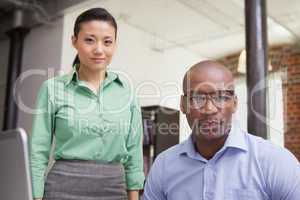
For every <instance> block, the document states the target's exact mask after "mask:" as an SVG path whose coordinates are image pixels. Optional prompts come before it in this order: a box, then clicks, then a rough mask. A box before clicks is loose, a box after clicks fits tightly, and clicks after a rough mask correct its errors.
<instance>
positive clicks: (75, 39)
mask: <svg viewBox="0 0 300 200" xmlns="http://www.w3.org/2000/svg"><path fill="white" fill-rule="evenodd" d="M71 40H72V45H73V47H74V48H75V49H77V48H76V41H77V38H76V36H74V35H72V38H71Z"/></svg>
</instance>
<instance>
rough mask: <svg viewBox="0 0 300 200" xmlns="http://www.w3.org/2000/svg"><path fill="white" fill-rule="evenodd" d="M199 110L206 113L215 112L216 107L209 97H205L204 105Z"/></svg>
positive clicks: (216, 110)
mask: <svg viewBox="0 0 300 200" xmlns="http://www.w3.org/2000/svg"><path fill="white" fill-rule="evenodd" d="M201 112H202V113H203V114H206V115H211V114H215V113H217V112H218V108H217V107H216V106H215V104H214V103H213V102H212V100H211V98H207V99H206V102H205V104H204V106H203V107H202V109H201Z"/></svg>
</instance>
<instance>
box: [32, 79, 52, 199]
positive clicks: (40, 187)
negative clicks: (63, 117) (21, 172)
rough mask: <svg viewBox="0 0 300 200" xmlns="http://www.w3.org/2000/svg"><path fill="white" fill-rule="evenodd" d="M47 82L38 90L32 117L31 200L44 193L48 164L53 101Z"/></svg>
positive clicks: (40, 196)
mask: <svg viewBox="0 0 300 200" xmlns="http://www.w3.org/2000/svg"><path fill="white" fill-rule="evenodd" d="M49 93H50V90H48V82H47V81H46V82H44V83H43V85H42V86H41V88H40V91H39V93H38V96H37V101H36V110H35V114H34V116H33V126H32V132H31V136H30V140H29V141H30V167H31V175H32V189H33V198H37V199H41V198H42V197H43V193H44V174H45V170H46V169H47V166H48V162H49V154H50V151H51V143H52V129H53V123H54V120H53V118H54V114H53V113H54V111H53V101H52V100H51V98H50V96H51V95H50V94H49Z"/></svg>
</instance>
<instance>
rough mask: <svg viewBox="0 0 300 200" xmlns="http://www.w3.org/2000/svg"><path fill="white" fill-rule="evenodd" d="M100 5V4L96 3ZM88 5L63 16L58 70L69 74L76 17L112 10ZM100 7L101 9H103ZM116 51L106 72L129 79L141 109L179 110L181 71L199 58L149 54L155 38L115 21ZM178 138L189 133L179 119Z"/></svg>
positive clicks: (178, 53) (182, 51)
mask: <svg viewBox="0 0 300 200" xmlns="http://www.w3.org/2000/svg"><path fill="white" fill-rule="evenodd" d="M99 4H100V3H99ZM99 4H96V3H94V4H92V5H89V6H88V7H82V8H80V9H78V10H75V11H72V12H70V13H67V14H66V15H65V18H64V36H63V38H64V41H65V42H64V43H63V52H62V54H63V57H62V66H63V70H64V71H69V70H70V67H71V64H72V61H73V59H74V56H75V51H74V49H73V47H72V44H71V36H72V31H73V26H74V21H75V18H76V17H77V15H78V14H79V13H81V12H82V11H84V10H85V9H87V8H90V7H92V6H104V7H105V8H106V9H108V10H109V11H110V12H112V13H113V11H114V9H116V8H115V7H109V6H105V2H103V3H101V5H99ZM103 4H104V5H103ZM117 23H118V49H117V53H116V55H115V57H114V60H113V62H112V64H111V65H110V66H109V68H110V69H113V70H115V71H118V72H119V73H122V74H125V75H126V76H128V77H129V80H130V81H131V82H132V84H133V85H134V87H135V88H137V93H138V96H139V99H140V103H141V105H142V106H145V105H162V106H167V107H171V108H175V109H178V110H179V101H180V95H181V94H182V92H181V88H182V87H181V82H182V78H183V76H184V73H185V71H186V70H187V69H188V68H189V67H190V66H191V65H192V64H194V63H196V62H199V61H200V60H202V59H203V58H201V57H199V56H196V55H194V54H193V53H191V52H189V51H187V50H185V49H181V48H178V49H172V50H167V51H164V52H161V51H156V50H153V48H152V47H153V44H154V43H155V42H157V41H156V40H155V38H154V37H153V36H152V35H150V34H147V33H145V32H142V31H141V30H139V29H137V28H135V27H133V26H130V25H128V24H126V23H125V22H124V21H122V20H118V21H117ZM180 118H181V135H180V139H181V140H183V139H184V138H186V137H187V135H188V134H189V133H190V130H189V127H188V125H187V123H186V121H185V117H184V116H183V115H181V116H180Z"/></svg>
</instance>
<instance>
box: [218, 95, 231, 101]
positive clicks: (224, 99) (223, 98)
mask: <svg viewBox="0 0 300 200" xmlns="http://www.w3.org/2000/svg"><path fill="white" fill-rule="evenodd" d="M215 98H216V100H218V101H228V100H229V99H230V97H229V96H226V95H219V96H217V97H215Z"/></svg>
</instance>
